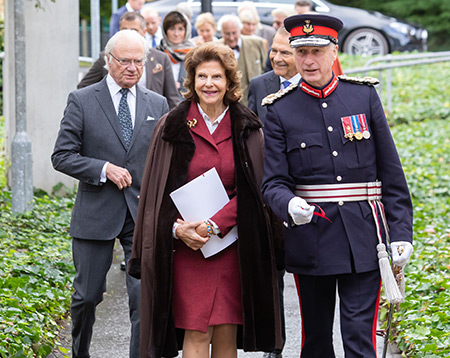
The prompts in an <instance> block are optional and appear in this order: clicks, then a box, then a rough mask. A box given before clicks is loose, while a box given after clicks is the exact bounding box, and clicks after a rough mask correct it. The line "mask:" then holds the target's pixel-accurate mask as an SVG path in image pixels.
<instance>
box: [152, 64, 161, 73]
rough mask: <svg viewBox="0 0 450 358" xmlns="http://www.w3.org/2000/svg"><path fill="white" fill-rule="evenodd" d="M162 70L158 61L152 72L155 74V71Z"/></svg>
mask: <svg viewBox="0 0 450 358" xmlns="http://www.w3.org/2000/svg"><path fill="white" fill-rule="evenodd" d="M162 70H163V67H162V65H161V64H160V63H157V64H156V65H155V67H154V68H153V70H152V72H153V74H155V73H158V72H161V71H162Z"/></svg>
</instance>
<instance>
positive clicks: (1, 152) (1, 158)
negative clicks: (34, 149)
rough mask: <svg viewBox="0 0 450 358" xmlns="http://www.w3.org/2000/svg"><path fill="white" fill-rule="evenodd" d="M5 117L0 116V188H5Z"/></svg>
mask: <svg viewBox="0 0 450 358" xmlns="http://www.w3.org/2000/svg"><path fill="white" fill-rule="evenodd" d="M6 170H7V165H6V158H5V118H4V117H3V116H0V190H1V189H2V188H6Z"/></svg>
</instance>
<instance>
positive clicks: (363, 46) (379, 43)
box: [343, 28, 389, 56]
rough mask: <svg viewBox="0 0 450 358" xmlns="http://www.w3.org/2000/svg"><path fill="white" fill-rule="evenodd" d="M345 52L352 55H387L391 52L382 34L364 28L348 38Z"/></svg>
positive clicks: (345, 43)
mask: <svg viewBox="0 0 450 358" xmlns="http://www.w3.org/2000/svg"><path fill="white" fill-rule="evenodd" d="M343 51H344V52H345V53H349V54H351V55H362V56H371V55H385V54H387V53H388V52H389V45H388V42H387V40H386V38H385V37H384V36H383V34H382V33H381V32H379V31H376V30H372V29H367V28H363V29H359V30H356V31H353V32H352V33H350V34H349V35H348V36H347V38H346V39H345V42H344V48H343Z"/></svg>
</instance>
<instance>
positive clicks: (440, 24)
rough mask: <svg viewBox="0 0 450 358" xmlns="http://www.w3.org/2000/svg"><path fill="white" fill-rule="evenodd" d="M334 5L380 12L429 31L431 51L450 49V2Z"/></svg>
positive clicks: (343, 0)
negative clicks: (418, 25) (449, 35)
mask: <svg viewBox="0 0 450 358" xmlns="http://www.w3.org/2000/svg"><path fill="white" fill-rule="evenodd" d="M331 2H332V3H333V4H336V5H344V6H352V7H358V8H361V9H366V10H375V11H380V12H382V13H383V14H385V15H390V16H394V17H396V18H398V19H404V20H407V21H409V22H412V23H416V24H421V25H422V26H423V27H424V28H425V29H427V30H428V33H429V36H428V47H429V49H430V50H431V51H443V50H448V49H450V39H449V37H448V34H449V33H450V21H449V20H450V2H449V1H443V0H427V1H416V0H395V1H379V0H332V1H331Z"/></svg>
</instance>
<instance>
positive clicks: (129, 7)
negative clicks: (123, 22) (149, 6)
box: [109, 0, 145, 37]
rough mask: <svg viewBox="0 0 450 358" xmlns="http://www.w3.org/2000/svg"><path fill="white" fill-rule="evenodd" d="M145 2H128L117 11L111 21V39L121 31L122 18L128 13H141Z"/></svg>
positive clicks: (138, 0)
mask: <svg viewBox="0 0 450 358" xmlns="http://www.w3.org/2000/svg"><path fill="white" fill-rule="evenodd" d="M144 3H145V0H128V1H127V3H126V4H125V5H124V6H122V7H120V8H119V9H117V11H116V12H115V13H113V14H112V15H111V19H110V20H109V37H112V36H113V35H114V34H115V33H116V32H117V31H119V29H120V18H121V17H122V15H123V14H125V13H126V12H139V11H141V9H142V6H143V5H144Z"/></svg>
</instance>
